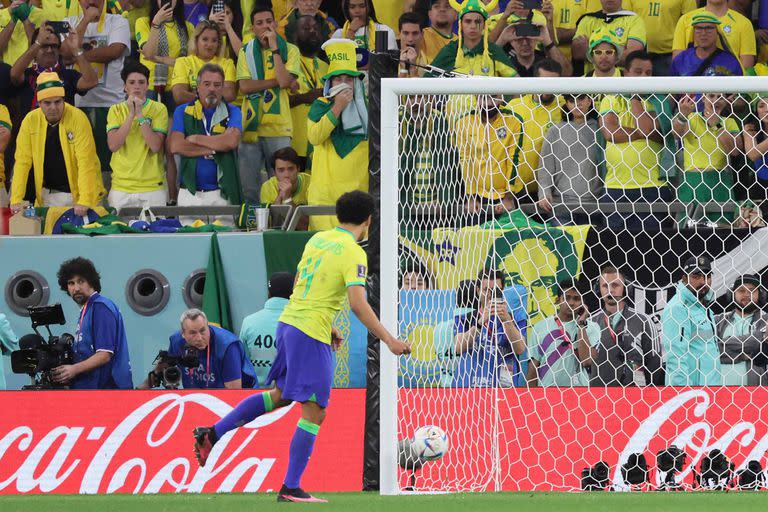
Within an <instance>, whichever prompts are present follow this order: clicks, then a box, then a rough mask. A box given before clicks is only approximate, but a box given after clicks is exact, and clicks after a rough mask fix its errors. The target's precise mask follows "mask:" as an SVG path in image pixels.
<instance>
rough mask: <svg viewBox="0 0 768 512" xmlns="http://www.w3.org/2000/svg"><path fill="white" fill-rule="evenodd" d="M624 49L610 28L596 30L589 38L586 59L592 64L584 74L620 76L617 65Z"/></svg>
mask: <svg viewBox="0 0 768 512" xmlns="http://www.w3.org/2000/svg"><path fill="white" fill-rule="evenodd" d="M623 52H624V49H623V47H622V46H621V45H620V44H619V42H618V40H617V39H616V37H615V33H614V32H613V31H611V30H607V29H603V30H596V31H595V32H593V33H592V35H591V36H590V38H589V51H588V52H587V60H588V61H589V62H590V63H591V64H592V70H591V71H590V72H588V73H586V74H585V75H584V76H596V77H606V76H607V77H611V76H621V69H620V68H619V67H618V63H619V61H620V60H621V59H622V57H623V56H624V55H623Z"/></svg>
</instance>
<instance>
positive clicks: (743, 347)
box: [715, 274, 768, 386]
mask: <svg viewBox="0 0 768 512" xmlns="http://www.w3.org/2000/svg"><path fill="white" fill-rule="evenodd" d="M729 295H730V300H729V301H728V302H729V304H728V306H729V307H730V306H731V305H733V310H731V311H726V312H725V313H721V314H719V315H717V316H715V323H716V329H717V340H718V346H719V347H720V365H721V366H720V368H721V370H720V371H721V372H722V374H723V385H725V386H759V385H762V384H766V383H768V375H766V362H767V360H766V355H765V354H766V352H765V349H764V347H766V348H768V345H766V326H768V315H766V314H765V312H763V311H762V309H761V308H763V307H764V306H765V298H766V297H765V295H766V293H765V291H764V290H763V289H762V287H761V285H760V277H759V276H757V275H752V274H745V275H743V276H739V277H737V278H736V281H735V282H734V283H733V287H732V288H731V293H730V294H729Z"/></svg>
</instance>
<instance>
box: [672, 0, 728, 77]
mask: <svg viewBox="0 0 768 512" xmlns="http://www.w3.org/2000/svg"><path fill="white" fill-rule="evenodd" d="M720 24H721V23H720V20H718V19H717V17H715V16H714V15H712V14H709V13H707V12H703V13H701V14H697V15H695V16H693V18H691V26H692V27H693V46H692V47H689V48H686V49H685V50H683V51H682V52H680V53H678V54H677V57H675V58H674V59H673V60H672V66H671V67H670V69H669V74H670V75H671V76H741V75H742V74H743V73H742V70H741V63H740V62H739V59H737V58H736V57H735V56H734V55H733V54H732V53H731V52H729V51H727V50H722V49H720V48H718V47H717V41H718V35H717V27H718V26H719V25H720Z"/></svg>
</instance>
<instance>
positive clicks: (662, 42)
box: [625, 0, 696, 53]
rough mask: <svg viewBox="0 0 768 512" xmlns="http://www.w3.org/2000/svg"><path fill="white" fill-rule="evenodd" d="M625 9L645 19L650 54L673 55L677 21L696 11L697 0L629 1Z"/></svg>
mask: <svg viewBox="0 0 768 512" xmlns="http://www.w3.org/2000/svg"><path fill="white" fill-rule="evenodd" d="M625 8H627V9H630V10H632V11H634V12H635V13H637V15H638V16H640V17H641V18H643V21H644V22H645V32H646V36H647V38H648V51H649V52H651V53H672V37H673V36H674V33H675V27H676V25H677V20H679V19H680V17H681V16H682V15H683V14H685V13H687V12H690V11H692V10H694V9H696V0H629V1H628V2H627V4H626V5H625Z"/></svg>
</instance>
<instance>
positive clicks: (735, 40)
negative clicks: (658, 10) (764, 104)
mask: <svg viewBox="0 0 768 512" xmlns="http://www.w3.org/2000/svg"><path fill="white" fill-rule="evenodd" d="M702 13H704V14H706V13H709V14H713V15H714V16H715V17H716V18H717V19H718V20H719V21H720V25H718V27H717V32H718V34H719V35H720V38H719V39H720V41H719V43H718V47H719V48H721V49H723V50H727V51H729V52H731V53H732V54H734V55H735V56H736V57H738V59H739V62H741V66H742V67H743V68H744V69H749V68H751V67H752V66H754V65H755V56H756V55H757V47H756V44H757V43H756V41H755V30H754V28H752V22H751V21H750V20H749V19H748V18H746V17H745V16H744V15H742V14H740V13H739V12H738V11H734V10H733V9H729V8H728V1H727V0H707V4H706V5H705V6H704V7H702V8H701V9H695V10H693V11H690V12H687V13H686V14H684V15H683V16H681V17H680V19H679V20H678V21H677V26H676V27H675V37H674V39H673V41H672V58H674V57H677V54H679V53H680V52H682V51H683V50H685V49H686V48H688V46H690V44H691V43H692V42H693V30H694V29H693V24H692V23H691V21H692V20H693V17H694V16H696V15H697V14H702Z"/></svg>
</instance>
